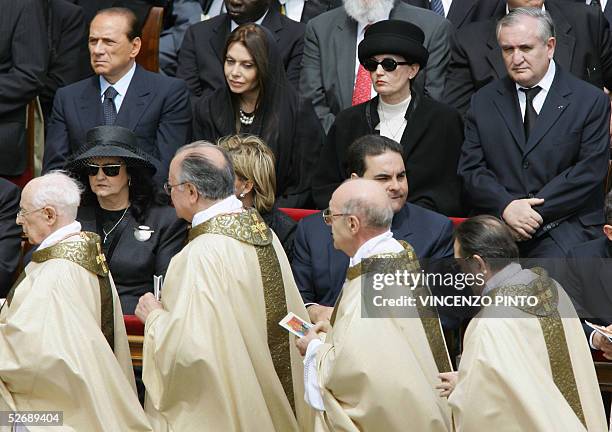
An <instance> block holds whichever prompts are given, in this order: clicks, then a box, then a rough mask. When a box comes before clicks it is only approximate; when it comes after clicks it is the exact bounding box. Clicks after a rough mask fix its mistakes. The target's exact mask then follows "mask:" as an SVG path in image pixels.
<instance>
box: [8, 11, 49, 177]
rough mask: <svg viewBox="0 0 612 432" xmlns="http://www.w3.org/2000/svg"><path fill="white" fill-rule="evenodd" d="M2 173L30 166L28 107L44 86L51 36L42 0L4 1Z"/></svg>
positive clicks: (16, 171) (11, 173) (16, 172)
mask: <svg viewBox="0 0 612 432" xmlns="http://www.w3.org/2000/svg"><path fill="white" fill-rule="evenodd" d="M0 11H1V12H0V154H1V155H2V157H0V175H20V174H21V173H23V171H24V170H25V168H26V157H27V146H26V136H25V120H26V106H27V104H28V103H29V102H30V101H31V100H32V99H34V98H35V97H36V96H37V94H38V92H39V91H40V89H41V88H42V86H43V79H44V77H45V70H46V68H47V35H46V32H45V31H44V29H45V27H46V26H45V21H44V17H43V10H42V7H41V2H39V0H19V1H15V0H0Z"/></svg>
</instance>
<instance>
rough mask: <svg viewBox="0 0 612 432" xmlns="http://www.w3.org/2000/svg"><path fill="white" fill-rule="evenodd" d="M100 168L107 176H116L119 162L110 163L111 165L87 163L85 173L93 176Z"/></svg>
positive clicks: (119, 167)
mask: <svg viewBox="0 0 612 432" xmlns="http://www.w3.org/2000/svg"><path fill="white" fill-rule="evenodd" d="M100 168H102V172H103V173H104V175H105V176H107V177H116V176H118V175H119V171H120V170H121V164H111V165H95V164H87V175H88V176H90V177H93V176H95V175H98V172H99V171H100Z"/></svg>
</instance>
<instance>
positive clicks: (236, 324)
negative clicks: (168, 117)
mask: <svg viewBox="0 0 612 432" xmlns="http://www.w3.org/2000/svg"><path fill="white" fill-rule="evenodd" d="M234 176H235V174H234V168H233V166H232V162H231V159H230V157H229V155H228V153H227V152H226V150H224V149H223V148H221V147H218V146H216V145H213V144H210V143H207V142H204V141H199V142H195V143H193V144H190V145H188V146H185V147H183V148H182V149H181V150H180V151H179V152H178V153H177V155H176V156H175V157H174V159H173V160H172V163H171V164H170V173H169V176H168V183H167V184H166V190H168V191H169V192H170V196H171V198H172V202H173V203H174V207H175V209H176V214H177V215H178V216H179V217H181V218H183V219H185V220H187V221H189V222H191V226H192V228H191V230H190V232H189V235H188V243H187V245H186V246H185V247H184V248H183V249H182V250H181V251H180V252H179V253H178V254H177V255H176V256H175V257H174V258H173V259H172V261H171V262H170V265H169V267H168V271H167V272H166V278H165V281H164V286H163V290H162V297H161V302H159V301H157V300H156V299H155V297H154V296H153V295H152V294H146V295H144V296H142V297H141V298H140V301H139V303H138V306H137V308H136V315H137V316H138V317H139V318H140V320H141V321H142V322H143V323H145V335H144V353H143V365H144V366H143V381H144V383H145V386H146V388H147V396H148V401H149V402H150V403H149V405H148V406H147V413H148V414H149V415H150V417H151V418H152V419H153V420H152V421H153V422H154V423H156V424H158V425H159V428H158V429H156V430H174V431H195V430H198V431H199V430H203V431H235V430H257V431H259V430H262V431H283V432H284V431H287V432H292V431H293V432H297V431H298V430H312V429H311V428H309V427H308V422H309V416H308V414H309V413H308V409H307V407H306V405H305V402H304V398H303V395H304V387H303V383H304V381H303V373H304V369H303V365H302V362H301V358H300V355H299V353H298V351H297V348H296V347H295V345H294V344H293V343H292V342H293V340H292V339H291V340H290V336H289V334H288V333H287V332H286V331H285V330H284V329H283V328H282V327H280V326H279V325H278V323H279V321H281V320H282V319H283V318H284V317H285V315H286V314H287V312H293V313H295V314H296V315H298V316H300V317H302V318H303V319H307V313H306V309H305V308H304V305H303V303H302V301H301V298H300V295H299V292H298V290H297V288H296V286H295V283H294V281H293V278H292V277H291V270H290V267H289V263H288V261H287V257H286V256H285V253H284V251H283V248H282V245H281V243H280V242H279V240H278V238H277V237H276V235H275V234H274V233H273V232H272V231H271V230H270V229H269V228H268V226H267V225H266V224H265V222H264V221H263V219H261V216H259V214H258V213H257V211H256V210H255V209H244V208H243V207H242V202H241V201H240V200H238V198H236V196H235V194H234V185H235V183H234V180H235V178H234ZM291 338H292V337H291Z"/></svg>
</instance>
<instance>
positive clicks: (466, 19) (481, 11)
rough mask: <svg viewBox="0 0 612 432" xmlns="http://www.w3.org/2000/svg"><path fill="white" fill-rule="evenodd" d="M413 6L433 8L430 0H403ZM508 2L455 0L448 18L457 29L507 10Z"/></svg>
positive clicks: (501, 0) (499, 0) (498, 0)
mask: <svg viewBox="0 0 612 432" xmlns="http://www.w3.org/2000/svg"><path fill="white" fill-rule="evenodd" d="M402 1H404V2H406V3H408V4H411V5H413V6H417V7H421V8H425V9H431V1H430V0H402ZM505 8H506V2H505V1H503V0H453V2H452V3H451V7H450V11H448V13H447V14H446V19H447V20H449V21H450V22H451V23H453V26H455V28H456V29H460V28H461V27H463V26H465V25H467V24H469V23H472V22H475V21H483V20H486V19H489V18H491V17H492V16H497V14H499V13H501V11H504V12H505Z"/></svg>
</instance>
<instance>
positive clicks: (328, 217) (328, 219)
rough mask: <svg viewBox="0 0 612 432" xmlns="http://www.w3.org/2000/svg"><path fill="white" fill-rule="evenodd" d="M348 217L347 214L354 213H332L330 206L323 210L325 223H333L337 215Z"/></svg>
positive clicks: (322, 214) (322, 215)
mask: <svg viewBox="0 0 612 432" xmlns="http://www.w3.org/2000/svg"><path fill="white" fill-rule="evenodd" d="M340 216H342V217H346V216H352V214H350V213H335V214H334V213H332V212H331V209H330V208H329V207H327V208H326V209H325V210H323V211H322V212H321V217H322V218H323V222H325V225H331V224H332V223H333V222H334V218H335V217H340Z"/></svg>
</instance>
